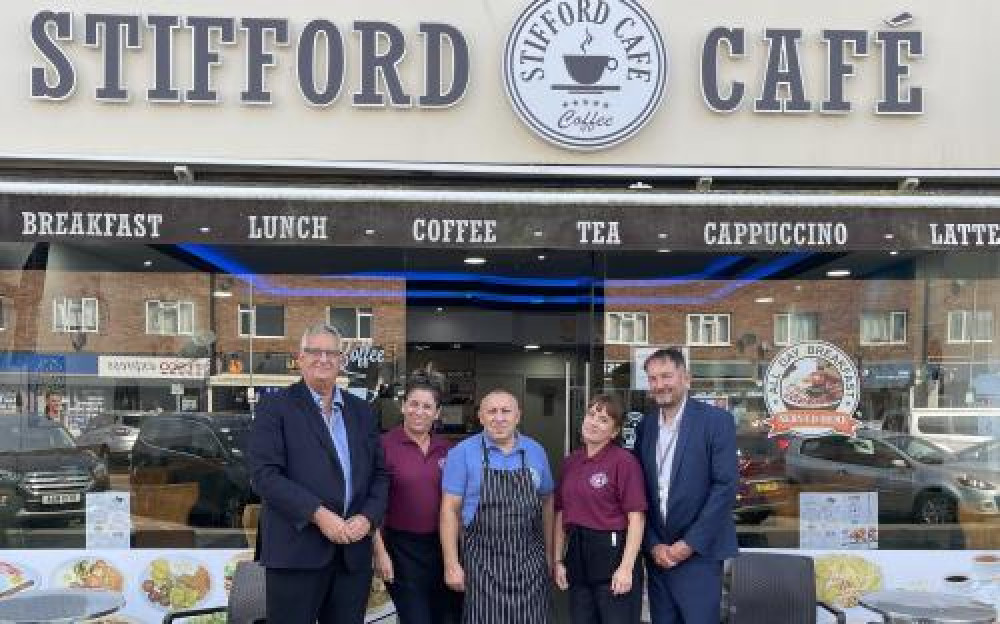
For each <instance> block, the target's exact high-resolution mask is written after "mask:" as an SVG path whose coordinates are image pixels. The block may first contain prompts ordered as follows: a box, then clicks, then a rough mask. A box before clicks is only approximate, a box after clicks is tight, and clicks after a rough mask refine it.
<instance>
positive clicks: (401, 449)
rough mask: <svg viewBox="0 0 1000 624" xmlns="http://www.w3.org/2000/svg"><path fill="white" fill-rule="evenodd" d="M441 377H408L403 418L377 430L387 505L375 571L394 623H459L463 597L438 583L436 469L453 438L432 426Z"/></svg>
mask: <svg viewBox="0 0 1000 624" xmlns="http://www.w3.org/2000/svg"><path fill="white" fill-rule="evenodd" d="M442 387H443V376H441V375H440V374H438V373H433V372H430V371H418V372H416V373H413V374H412V375H410V378H409V379H408V380H407V384H406V391H405V394H404V398H403V424H401V425H400V426H398V427H396V428H394V429H392V430H390V431H387V432H386V433H384V434H383V435H382V449H383V450H384V451H385V465H386V469H387V470H388V472H389V507H388V509H386V512H385V520H384V522H383V526H382V528H381V529H380V530H379V531H377V532H376V533H375V571H376V573H378V575H379V577H380V578H381V579H382V580H383V581H385V583H386V585H387V587H388V589H389V595H390V596H392V601H393V603H394V604H395V605H396V614H397V617H398V619H399V624H445V623H451V622H458V621H459V619H460V617H461V599H460V597H459V596H458V595H457V594H455V593H454V592H452V591H451V590H449V589H448V588H447V587H446V586H445V584H444V565H443V562H442V559H441V540H440V537H439V535H438V514H439V509H440V507H441V468H442V466H444V460H445V456H446V455H447V454H448V449H449V448H451V444H450V443H449V442H448V441H447V440H445V439H444V438H442V437H440V436H438V435H435V434H433V433H432V432H431V429H432V427H433V425H434V421H435V420H436V419H437V418H438V416H439V415H440V413H441V395H442Z"/></svg>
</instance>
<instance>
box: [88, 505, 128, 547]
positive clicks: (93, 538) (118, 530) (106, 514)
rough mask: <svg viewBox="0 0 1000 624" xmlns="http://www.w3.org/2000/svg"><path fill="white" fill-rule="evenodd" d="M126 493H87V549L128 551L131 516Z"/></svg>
mask: <svg viewBox="0 0 1000 624" xmlns="http://www.w3.org/2000/svg"><path fill="white" fill-rule="evenodd" d="M129 507H130V505H129V494H128V492H114V491H112V492H88V493H87V508H86V509H87V516H86V518H87V520H86V522H87V548H88V549H91V548H94V549H108V550H120V549H124V550H128V548H129V536H130V535H131V533H132V516H131V513H130V510H129Z"/></svg>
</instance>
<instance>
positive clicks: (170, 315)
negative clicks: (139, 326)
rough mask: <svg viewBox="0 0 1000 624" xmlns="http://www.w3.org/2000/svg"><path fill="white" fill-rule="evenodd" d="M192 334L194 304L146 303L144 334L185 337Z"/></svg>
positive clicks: (182, 302) (181, 302)
mask: <svg viewBox="0 0 1000 624" xmlns="http://www.w3.org/2000/svg"><path fill="white" fill-rule="evenodd" d="M193 332H194V303H192V302H190V301H159V300H155V299H154V300H149V301H147V302H146V333H147V334H155V335H158V336H187V335H190V334H192V333H193Z"/></svg>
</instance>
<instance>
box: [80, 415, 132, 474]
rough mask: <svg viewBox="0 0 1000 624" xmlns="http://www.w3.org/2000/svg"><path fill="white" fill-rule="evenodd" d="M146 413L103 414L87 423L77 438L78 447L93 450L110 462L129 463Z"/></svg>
mask: <svg viewBox="0 0 1000 624" xmlns="http://www.w3.org/2000/svg"><path fill="white" fill-rule="evenodd" d="M145 414H146V413H145V412H125V411H122V412H118V411H115V412H102V413H100V414H98V415H97V416H95V417H94V418H92V419H91V420H90V422H89V423H87V426H86V428H84V430H83V432H82V433H81V434H80V435H79V436H77V438H76V443H77V445H78V446H83V447H87V448H90V449H93V450H94V452H95V453H97V454H98V455H99V456H101V457H102V458H104V459H105V460H107V461H109V462H116V463H128V460H129V456H130V455H131V454H132V446H133V445H134V444H135V439H136V437H137V436H138V435H139V423H140V422H141V421H142V418H143V416H145Z"/></svg>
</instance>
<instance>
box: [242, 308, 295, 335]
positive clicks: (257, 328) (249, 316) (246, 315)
mask: <svg viewBox="0 0 1000 624" xmlns="http://www.w3.org/2000/svg"><path fill="white" fill-rule="evenodd" d="M240 336H244V337H249V336H253V337H254V338H284V337H285V306H281V305H247V304H244V303H241V304H240Z"/></svg>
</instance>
